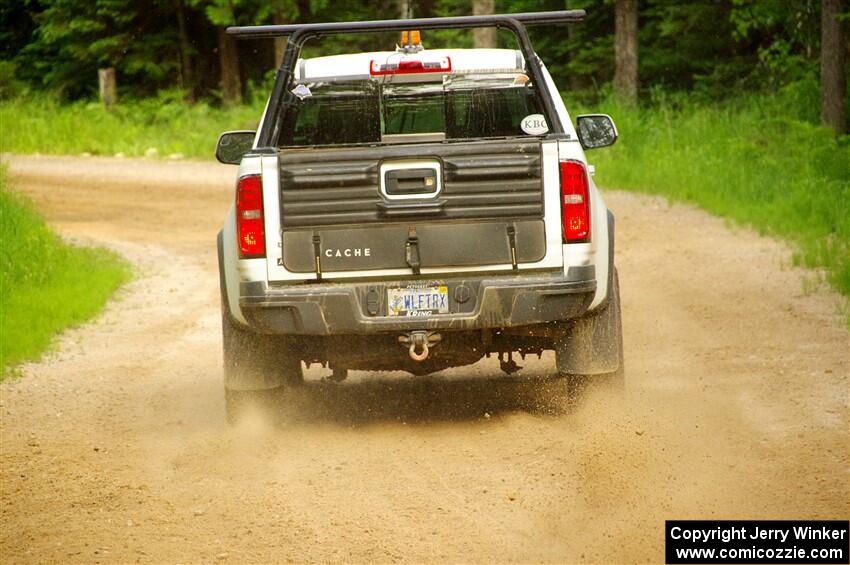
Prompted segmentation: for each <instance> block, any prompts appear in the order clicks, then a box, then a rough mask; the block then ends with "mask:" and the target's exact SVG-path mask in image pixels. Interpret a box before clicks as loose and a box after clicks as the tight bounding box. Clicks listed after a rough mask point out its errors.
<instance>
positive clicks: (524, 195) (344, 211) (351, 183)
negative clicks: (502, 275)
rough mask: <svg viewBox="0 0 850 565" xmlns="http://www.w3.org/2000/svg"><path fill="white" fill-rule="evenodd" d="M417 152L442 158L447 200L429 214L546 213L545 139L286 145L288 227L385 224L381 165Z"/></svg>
mask: <svg viewBox="0 0 850 565" xmlns="http://www.w3.org/2000/svg"><path fill="white" fill-rule="evenodd" d="M417 158H423V159H434V158H436V159H439V160H440V161H442V168H443V179H442V182H443V190H442V192H441V193H440V195H439V198H440V199H444V200H445V201H446V202H445V205H444V206H442V211H441V213H440V215H439V217H436V216H433V215H432V214H429V215H428V217H429V218H430V219H431V220H434V221H439V220H454V219H470V220H472V219H494V218H511V219H520V218H522V219H526V218H542V217H543V185H542V181H541V177H542V175H541V159H540V141H539V140H537V139H529V140H525V139H516V140H498V141H478V142H463V143H432V144H417V145H397V146H381V147H351V148H340V149H326V148H322V149H287V150H284V151H282V152H281V153H280V179H281V206H282V219H281V226H282V228H283V229H284V231H285V230H288V229H292V228H305V227H320V226H339V225H352V224H353V225H358V226H363V225H367V224H373V223H382V224H385V223H387V218H386V217H385V215H383V214H382V213H381V207H380V206H379V204H381V203H382V202H385V200H384V198H383V197H382V195H381V193H380V185H379V173H378V171H379V167H380V163H381V162H382V161H385V160H400V159H417Z"/></svg>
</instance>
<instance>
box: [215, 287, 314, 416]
mask: <svg viewBox="0 0 850 565" xmlns="http://www.w3.org/2000/svg"><path fill="white" fill-rule="evenodd" d="M221 329H222V332H221V333H222V350H223V351H222V352H223V354H224V355H223V356H224V393H225V394H224V401H225V408H226V411H227V420H228V422H229V423H231V424H234V423H236V422H238V421H239V419H240V416H241V415H242V414H244V413H246V412H247V411H249V410H250V411H255V412H262V413H264V415H266V416H274V412H275V408H276V407H277V408H279V406H280V403H279V402H277V400H279V399H280V398H281V395H280V393H281V392H282V391H283V389H285V388H286V387H292V386H297V385H300V384H301V383H303V379H304V377H303V373H302V371H301V360H300V358H299V356H298V355H297V351H296V350H295V349H294V348H293V347H292V346H291V345H290V344H288V343H287V341H286V339H285V338H282V337H280V336H272V335H264V334H258V333H256V332H253V331H251V330H249V329H247V328H243V327H241V326H240V325H239V324H238V323H237V322H236V321H235V320H234V319H233V317H232V316H231V315H230V312H229V311H228V308H227V304H226V303H223V304H222V316H221Z"/></svg>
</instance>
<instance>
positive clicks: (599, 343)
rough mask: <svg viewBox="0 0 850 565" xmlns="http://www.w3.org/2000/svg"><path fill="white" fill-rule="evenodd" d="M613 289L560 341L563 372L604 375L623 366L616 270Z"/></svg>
mask: <svg viewBox="0 0 850 565" xmlns="http://www.w3.org/2000/svg"><path fill="white" fill-rule="evenodd" d="M610 292H611V295H610V297H609V299H608V302H607V303H606V304H605V306H603V307H602V308H601V309H600V310H598V311H597V312H594V313H593V314H590V315H588V316H585V317H583V318H578V319H576V320H575V321H573V322H572V324H571V325H570V327H569V328H568V329H567V330H566V332H565V334H564V335H563V336H562V337H560V338H559V339H558V341H557V342H556V344H555V353H556V355H555V359H556V363H557V365H558V372H560V373H561V374H568V375H601V374H608V373H614V372H616V371H617V370H618V369H619V368H620V364H621V363H622V350H623V347H622V343H623V327H622V320H621V316H620V284H619V280H618V277H617V272H616V271H614V277H613V285H612V286H611V287H610Z"/></svg>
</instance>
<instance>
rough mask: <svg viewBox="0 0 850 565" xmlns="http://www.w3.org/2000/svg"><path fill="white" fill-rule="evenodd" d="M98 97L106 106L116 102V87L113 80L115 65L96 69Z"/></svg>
mask: <svg viewBox="0 0 850 565" xmlns="http://www.w3.org/2000/svg"><path fill="white" fill-rule="evenodd" d="M97 82H98V86H99V87H100V99H101V101H103V105H104V106H106V107H107V108H109V107H111V106H112V105H114V104H116V103H117V102H118V87H117V85H116V82H115V67H109V68H107V69H98V70H97Z"/></svg>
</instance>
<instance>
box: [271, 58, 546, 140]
mask: <svg viewBox="0 0 850 565" xmlns="http://www.w3.org/2000/svg"><path fill="white" fill-rule="evenodd" d="M293 93H294V94H295V95H296V97H297V98H296V100H297V101H296V103H295V105H294V107H293V108H291V109H290V111H288V112H287V117H286V120H285V122H284V124H283V127H282V129H281V137H280V143H279V144H280V145H281V146H290V147H291V146H305V145H350V144H364V143H368V144H375V143H398V142H400V141H403V140H404V136H408V135H413V134H421V135H424V137H421V138H420V140H425V141H427V140H431V141H437V140H442V139H446V140H463V139H482V138H493V137H512V136H527V135H528V134H526V133H525V132H523V130H522V128H521V127H520V124H521V123H522V120H523V118H525V117H527V116H529V115H532V114H539V113H540V108H539V103H538V98H537V92H536V90H535V89H534V86H533V85H532V84H531V83H530V82H529V79H528V77H527V76H526V75H525V74H523V73H522V72H513V73H488V74H467V75H458V74H453V75H447V76H445V77H443V78H442V79H441V80H440V81H439V82H422V83H409V82H408V83H401V84H396V83H393V82H392V81H386V80H385V79H383V80H374V79H372V80H368V79H367V80H360V81H339V82H304V83H301V84H297V85H296V86H295V88H294V89H293Z"/></svg>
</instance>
